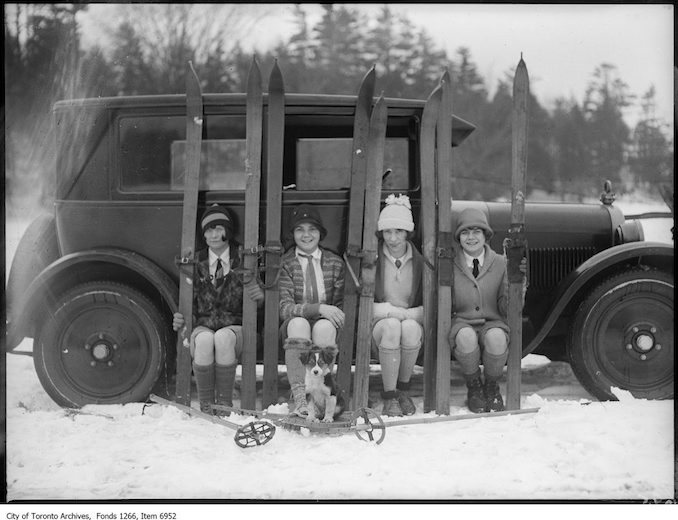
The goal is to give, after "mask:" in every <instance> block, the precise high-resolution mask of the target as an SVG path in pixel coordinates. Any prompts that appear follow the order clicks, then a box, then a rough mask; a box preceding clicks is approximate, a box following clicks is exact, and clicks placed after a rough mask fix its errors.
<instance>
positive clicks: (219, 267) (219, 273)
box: [214, 258, 224, 285]
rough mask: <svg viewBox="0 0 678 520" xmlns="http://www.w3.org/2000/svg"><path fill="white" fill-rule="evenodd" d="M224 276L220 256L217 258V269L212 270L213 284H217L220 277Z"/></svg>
mask: <svg viewBox="0 0 678 520" xmlns="http://www.w3.org/2000/svg"><path fill="white" fill-rule="evenodd" d="M223 277H224V266H223V265H221V258H217V269H216V271H215V272H214V285H219V282H221V279H222V278H223Z"/></svg>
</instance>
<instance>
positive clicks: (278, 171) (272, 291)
mask: <svg viewBox="0 0 678 520" xmlns="http://www.w3.org/2000/svg"><path fill="white" fill-rule="evenodd" d="M284 144H285V86H284V82H283V77H282V73H281V72H280V68H279V67H278V60H276V61H275V63H274V64H273V69H272V70H271V75H270V77H269V80H268V125H267V128H266V244H265V247H264V250H265V259H266V285H265V293H266V300H265V303H264V382H263V390H262V405H263V407H264V408H266V407H267V406H269V405H271V404H276V403H277V402H278V347H279V339H278V329H279V327H280V309H279V301H280V292H279V290H278V277H279V276H280V258H281V256H282V253H283V247H282V242H281V241H280V221H281V204H282V178H283V149H284Z"/></svg>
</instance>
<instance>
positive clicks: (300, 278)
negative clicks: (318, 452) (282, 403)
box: [278, 204, 344, 417]
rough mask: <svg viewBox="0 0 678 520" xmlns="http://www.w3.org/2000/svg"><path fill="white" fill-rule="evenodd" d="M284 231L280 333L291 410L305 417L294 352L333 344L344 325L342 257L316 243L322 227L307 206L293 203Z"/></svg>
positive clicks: (301, 372)
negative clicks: (289, 240) (289, 241)
mask: <svg viewBox="0 0 678 520" xmlns="http://www.w3.org/2000/svg"><path fill="white" fill-rule="evenodd" d="M290 233H291V234H292V237H293V238H294V243H295V246H294V247H292V248H290V249H289V250H288V251H287V252H286V253H285V254H284V255H283V257H282V268H281V269H280V278H279V282H278V286H279V289H280V319H281V321H282V325H281V327H280V334H281V337H282V339H283V349H284V351H285V365H286V367H287V378H288V380H289V383H290V389H291V390H292V397H293V399H294V410H293V412H292V413H294V414H295V415H298V416H300V417H306V416H308V403H307V402H306V385H305V382H304V379H305V376H306V369H305V368H304V366H303V364H302V363H301V360H300V359H299V356H300V354H301V353H302V352H304V351H308V350H310V349H311V346H312V345H313V344H315V345H317V346H319V347H336V344H337V331H338V330H339V329H340V328H341V327H342V326H343V325H344V311H343V310H342V305H343V301H344V261H343V260H342V259H341V257H339V256H338V255H336V254H334V253H332V252H331V251H329V250H327V249H325V248H323V247H321V246H320V241H321V240H322V239H323V238H325V235H326V234H327V231H326V230H325V227H324V226H323V223H322V221H321V220H320V215H319V214H318V212H317V210H316V209H315V208H314V207H313V206H309V205H308V204H302V205H300V206H298V207H296V208H295V209H294V211H293V212H292V222H291V225H290Z"/></svg>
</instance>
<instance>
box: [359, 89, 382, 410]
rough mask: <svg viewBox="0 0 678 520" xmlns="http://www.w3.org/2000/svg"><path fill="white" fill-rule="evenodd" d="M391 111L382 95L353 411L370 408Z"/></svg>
mask: <svg viewBox="0 0 678 520" xmlns="http://www.w3.org/2000/svg"><path fill="white" fill-rule="evenodd" d="M387 118H388V109H387V107H386V102H385V101H384V95H383V94H382V95H381V96H380V97H379V99H378V100H377V102H376V104H375V105H374V109H373V110H372V115H371V117H370V130H369V139H368V145H367V177H366V182H365V217H364V222H363V227H364V231H363V249H362V252H361V256H362V262H361V266H360V286H361V287H360V307H359V310H358V330H357V338H356V361H355V380H354V384H353V400H352V407H351V409H353V410H357V409H359V408H366V407H367V400H368V393H369V371H370V347H371V344H372V305H373V302H374V286H375V281H376V270H377V235H376V231H377V220H378V218H379V207H380V202H381V201H380V199H381V178H382V174H383V172H384V145H385V141H386V124H387Z"/></svg>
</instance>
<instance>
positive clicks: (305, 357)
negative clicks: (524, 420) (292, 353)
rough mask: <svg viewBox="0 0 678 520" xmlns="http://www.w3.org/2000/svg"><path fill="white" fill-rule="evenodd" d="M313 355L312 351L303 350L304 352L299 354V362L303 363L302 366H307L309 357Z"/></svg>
mask: <svg viewBox="0 0 678 520" xmlns="http://www.w3.org/2000/svg"><path fill="white" fill-rule="evenodd" d="M310 355H311V351H310V350H303V351H302V352H300V353H299V361H301V364H302V365H305V364H306V363H308V357H309V356H310Z"/></svg>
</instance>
